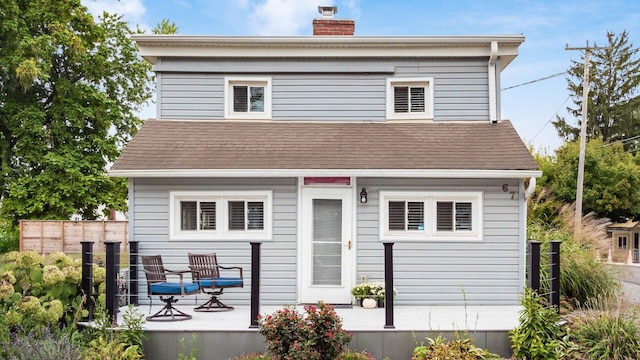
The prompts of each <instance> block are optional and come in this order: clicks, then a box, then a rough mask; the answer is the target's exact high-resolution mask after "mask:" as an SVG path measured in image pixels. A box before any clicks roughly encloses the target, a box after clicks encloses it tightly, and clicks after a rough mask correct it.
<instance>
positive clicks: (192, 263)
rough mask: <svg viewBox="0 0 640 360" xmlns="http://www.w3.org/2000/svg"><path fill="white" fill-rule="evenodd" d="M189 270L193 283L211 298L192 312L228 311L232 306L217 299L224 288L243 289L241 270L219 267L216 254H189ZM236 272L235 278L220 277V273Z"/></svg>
mask: <svg viewBox="0 0 640 360" xmlns="http://www.w3.org/2000/svg"><path fill="white" fill-rule="evenodd" d="M189 268H190V269H191V277H192V278H193V281H194V282H195V283H196V284H198V285H199V286H200V290H201V291H202V292H204V293H205V294H208V295H210V296H211V298H210V299H209V301H207V302H206V303H204V304H202V305H200V306H198V307H196V308H195V309H194V311H211V312H213V311H229V310H233V306H228V305H225V304H224V303H222V302H221V301H220V299H219V297H220V296H221V295H222V292H223V291H224V289H226V288H234V287H240V288H241V287H243V286H244V281H243V278H242V268H241V267H238V266H231V267H227V266H220V264H218V258H217V257H216V254H215V253H214V254H189ZM221 270H224V271H225V272H229V271H228V270H237V274H238V275H239V276H237V277H222V276H221V273H220V271H221ZM234 273H235V271H234ZM234 275H235V274H234Z"/></svg>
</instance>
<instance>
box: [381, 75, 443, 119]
mask: <svg viewBox="0 0 640 360" xmlns="http://www.w3.org/2000/svg"><path fill="white" fill-rule="evenodd" d="M387 118H388V119H421V120H433V78H406V79H403V78H389V79H387Z"/></svg>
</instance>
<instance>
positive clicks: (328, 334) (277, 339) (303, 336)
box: [259, 302, 351, 360]
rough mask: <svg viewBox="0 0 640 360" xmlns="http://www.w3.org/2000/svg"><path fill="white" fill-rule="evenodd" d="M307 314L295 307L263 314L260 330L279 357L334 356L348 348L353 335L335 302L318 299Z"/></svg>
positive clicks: (319, 359)
mask: <svg viewBox="0 0 640 360" xmlns="http://www.w3.org/2000/svg"><path fill="white" fill-rule="evenodd" d="M305 311H306V313H307V315H306V316H303V315H301V314H300V313H298V311H297V310H295V309H294V308H291V307H285V308H284V309H281V310H278V311H276V312H275V313H273V314H269V315H266V316H260V318H259V331H260V334H262V335H263V336H264V337H265V339H266V342H267V349H268V350H269V352H271V353H272V354H273V355H274V357H275V358H276V359H279V360H298V359H299V360H334V359H336V358H337V357H338V355H340V353H342V352H343V351H344V350H346V346H347V344H348V343H349V341H351V335H350V334H348V333H347V332H346V331H345V330H344V329H342V320H341V319H340V317H339V316H338V315H337V314H336V312H335V309H334V307H333V306H331V305H329V304H324V303H323V302H318V306H317V307H316V306H313V305H309V306H306V307H305Z"/></svg>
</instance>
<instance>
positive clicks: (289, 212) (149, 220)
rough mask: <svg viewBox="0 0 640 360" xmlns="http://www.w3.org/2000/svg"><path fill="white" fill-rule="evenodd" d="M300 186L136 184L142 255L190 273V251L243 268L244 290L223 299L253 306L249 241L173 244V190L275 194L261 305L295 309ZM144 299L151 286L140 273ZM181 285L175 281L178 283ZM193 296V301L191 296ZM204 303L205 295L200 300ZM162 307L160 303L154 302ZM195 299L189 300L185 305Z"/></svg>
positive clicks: (136, 233)
mask: <svg viewBox="0 0 640 360" xmlns="http://www.w3.org/2000/svg"><path fill="white" fill-rule="evenodd" d="M296 189H297V181H296V179H211V178H207V179H203V178H200V179H186V178H171V179H135V180H134V181H133V190H132V191H131V193H132V195H133V196H132V197H130V199H132V200H133V201H132V204H131V209H130V212H132V213H133V216H132V219H131V220H130V221H132V222H133V227H132V229H133V232H132V233H131V238H130V240H132V241H139V253H140V254H141V255H156V254H161V255H162V256H163V260H164V263H165V266H166V267H167V268H169V269H172V270H174V269H184V270H186V269H188V267H187V265H188V257H187V254H188V253H189V252H193V253H210V252H215V253H216V254H217V255H218V261H219V262H220V264H221V265H223V266H241V267H242V268H243V276H244V285H245V286H244V288H241V289H236V288H234V289H226V290H225V292H224V295H223V296H222V297H221V299H222V301H223V302H225V303H228V304H229V305H232V306H233V305H249V303H250V289H251V246H250V243H249V242H250V241H251V240H250V239H246V240H226V241H225V240H210V241H209V240H191V241H189V240H171V239H170V237H169V192H170V191H253V190H268V191H272V193H273V198H272V201H273V238H272V240H265V241H263V243H262V246H261V260H262V261H261V292H260V300H261V303H262V304H267V305H268V304H285V303H288V304H293V303H295V301H296V281H297V276H296V270H297V262H296V259H297V191H296ZM139 278H140V279H141V283H140V288H139V290H140V300H141V302H146V301H148V300H147V297H146V282H145V281H144V279H145V276H144V273H142V271H140V273H139ZM175 280H177V278H176V279H174V281H175ZM191 297H193V296H191ZM198 297H199V301H200V302H202V301H201V299H202V298H203V297H206V295H198ZM153 301H154V303H156V304H158V303H159V302H158V300H157V299H154V300H153ZM191 301H192V300H188V299H185V300H183V302H184V303H185V304H191V303H192V302H191Z"/></svg>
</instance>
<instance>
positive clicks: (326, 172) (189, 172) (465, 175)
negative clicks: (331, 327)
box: [108, 169, 542, 179]
mask: <svg viewBox="0 0 640 360" xmlns="http://www.w3.org/2000/svg"><path fill="white" fill-rule="evenodd" d="M108 174H109V176H113V177H140V178H144V177H149V178H151V177H167V178H174V177H277V178H278V177H301V176H355V177H407V178H438V179H496V178H500V179H523V178H530V177H540V176H542V171H540V170H469V169H450V170H449V169H219V170H212V169H162V170H109V171H108Z"/></svg>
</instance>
